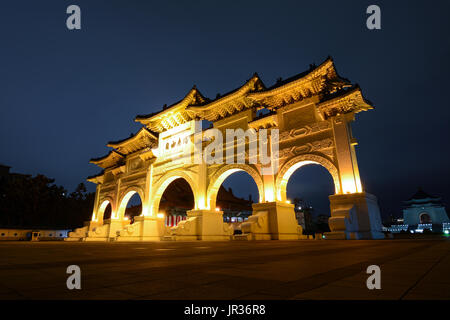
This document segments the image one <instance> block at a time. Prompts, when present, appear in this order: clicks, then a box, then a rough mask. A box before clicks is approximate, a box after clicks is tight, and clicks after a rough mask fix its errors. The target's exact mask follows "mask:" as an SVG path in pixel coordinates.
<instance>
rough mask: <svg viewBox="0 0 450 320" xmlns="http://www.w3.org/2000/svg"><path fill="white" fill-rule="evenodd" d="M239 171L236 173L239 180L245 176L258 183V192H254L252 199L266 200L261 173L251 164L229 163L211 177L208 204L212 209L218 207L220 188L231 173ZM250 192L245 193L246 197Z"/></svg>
mask: <svg viewBox="0 0 450 320" xmlns="http://www.w3.org/2000/svg"><path fill="white" fill-rule="evenodd" d="M235 173H239V174H238V175H236V177H240V178H237V179H238V181H239V180H240V179H241V180H242V179H243V177H247V179H249V181H251V182H253V183H254V184H255V185H256V190H257V191H256V192H252V201H254V202H263V201H264V187H263V181H262V178H261V176H260V175H259V173H258V171H257V170H256V169H254V168H253V167H251V166H249V165H242V164H240V165H239V164H234V165H227V166H225V167H222V168H221V169H219V170H217V172H216V173H215V174H214V175H213V176H212V178H211V179H210V184H209V186H208V191H207V206H208V208H210V209H211V210H214V209H216V208H217V207H218V205H217V203H216V201H217V195H218V193H219V189H220V187H221V185H222V184H223V182H224V181H225V180H226V179H227V178H228V177H229V176H231V175H233V174H235ZM244 186H245V183H244V184H243V185H242V189H243V190H244V189H245V187H244ZM236 187H237V188H238V189H239V188H241V184H239V183H238V184H236ZM247 196H248V192H245V193H244V194H243V197H244V198H247Z"/></svg>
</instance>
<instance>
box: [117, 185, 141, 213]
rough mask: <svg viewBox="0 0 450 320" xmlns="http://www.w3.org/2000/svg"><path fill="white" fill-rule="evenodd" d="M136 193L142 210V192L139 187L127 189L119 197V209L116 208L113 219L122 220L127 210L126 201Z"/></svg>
mask: <svg viewBox="0 0 450 320" xmlns="http://www.w3.org/2000/svg"><path fill="white" fill-rule="evenodd" d="M136 193H137V194H139V197H140V198H141V203H142V208H144V190H143V189H142V188H141V187H138V186H131V187H128V188H127V189H125V191H124V192H122V193H121V195H120V198H119V199H120V200H119V207H118V209H117V210H116V212H115V215H114V219H120V220H122V219H123V217H124V214H125V210H126V209H127V204H128V201H129V200H130V199H131V197H132V196H134V195H135V194H136Z"/></svg>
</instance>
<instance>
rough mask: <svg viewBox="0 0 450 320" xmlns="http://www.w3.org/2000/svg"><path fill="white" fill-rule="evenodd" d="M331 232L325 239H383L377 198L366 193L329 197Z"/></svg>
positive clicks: (327, 233)
mask: <svg viewBox="0 0 450 320" xmlns="http://www.w3.org/2000/svg"><path fill="white" fill-rule="evenodd" d="M329 199H330V209H331V218H330V219H329V220H328V224H329V226H330V230H331V232H326V233H325V239H354V240H360V239H383V238H384V234H383V232H382V226H381V218H380V209H379V207H378V203H377V198H376V197H375V196H374V195H372V194H370V193H367V192H361V193H352V194H335V195H332V196H329Z"/></svg>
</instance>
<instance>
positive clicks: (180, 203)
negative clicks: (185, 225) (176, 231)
mask: <svg viewBox="0 0 450 320" xmlns="http://www.w3.org/2000/svg"><path fill="white" fill-rule="evenodd" d="M194 207H195V197H194V193H193V192H192V189H191V186H190V185H189V183H188V182H187V181H186V180H185V179H183V178H176V179H174V180H173V181H171V182H170V183H169V184H168V185H167V187H166V188H165V190H164V192H163V193H162V196H161V199H160V201H159V206H158V211H157V212H158V213H163V214H164V215H165V225H166V226H168V227H174V226H176V225H178V223H179V222H180V221H182V220H186V218H187V211H189V210H192V209H194Z"/></svg>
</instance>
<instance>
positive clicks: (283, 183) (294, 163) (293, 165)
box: [276, 154, 341, 201]
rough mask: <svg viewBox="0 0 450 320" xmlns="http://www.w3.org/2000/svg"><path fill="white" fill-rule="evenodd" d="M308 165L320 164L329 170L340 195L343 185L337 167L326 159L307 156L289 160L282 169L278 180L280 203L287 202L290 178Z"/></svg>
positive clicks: (277, 187) (277, 193) (312, 155)
mask: <svg viewBox="0 0 450 320" xmlns="http://www.w3.org/2000/svg"><path fill="white" fill-rule="evenodd" d="M308 164H318V165H321V166H322V167H324V168H325V169H327V170H328V172H329V173H330V174H331V177H332V178H333V182H334V189H335V193H340V190H341V185H340V182H339V174H338V170H337V168H336V166H335V165H334V164H333V163H332V162H330V161H329V160H327V159H325V158H324V157H321V156H318V155H315V154H305V155H299V156H296V157H294V158H292V159H290V160H288V161H287V162H286V163H285V164H283V166H282V167H281V169H280V171H279V173H278V176H277V180H276V196H277V200H278V201H286V200H287V197H286V188H287V183H288V181H289V178H290V177H291V175H292V174H293V173H294V172H295V171H296V170H297V169H298V168H300V167H303V166H305V165H308Z"/></svg>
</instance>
